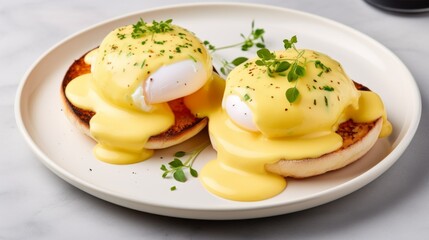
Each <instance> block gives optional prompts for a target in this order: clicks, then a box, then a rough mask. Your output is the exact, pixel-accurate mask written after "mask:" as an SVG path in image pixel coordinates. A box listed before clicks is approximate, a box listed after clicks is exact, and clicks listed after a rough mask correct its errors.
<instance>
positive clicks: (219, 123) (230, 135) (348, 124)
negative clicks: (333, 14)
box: [199, 41, 392, 201]
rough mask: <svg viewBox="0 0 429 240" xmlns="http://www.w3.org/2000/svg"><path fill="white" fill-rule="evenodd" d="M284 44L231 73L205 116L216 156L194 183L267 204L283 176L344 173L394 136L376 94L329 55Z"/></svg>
mask: <svg viewBox="0 0 429 240" xmlns="http://www.w3.org/2000/svg"><path fill="white" fill-rule="evenodd" d="M287 43H289V47H286V43H285V48H286V50H282V51H275V52H269V51H268V50H267V49H264V50H260V51H258V56H259V57H258V58H254V59H250V60H248V61H247V62H245V63H243V64H241V65H239V66H238V67H236V68H235V69H234V70H232V71H231V72H230V74H229V75H228V77H227V79H226V83H225V84H226V85H225V89H224V93H223V97H222V98H220V99H219V101H221V107H218V108H212V110H211V111H210V112H209V113H208V116H209V133H210V139H211V142H212V145H213V147H214V148H215V149H216V151H217V158H216V159H215V160H212V161H210V162H209V163H208V164H207V165H206V166H204V168H203V169H202V170H201V171H200V175H199V177H200V180H201V182H202V183H203V185H204V187H205V188H206V189H208V190H209V191H210V192H212V193H214V194H216V195H218V196H220V197H223V198H226V199H231V200H238V201H258V200H263V199H267V198H271V197H273V196H275V195H277V194H278V193H280V192H282V191H283V189H284V188H285V187H286V185H287V183H286V180H285V177H296V178H303V177H311V176H315V175H319V174H323V173H325V172H328V171H332V170H335V169H339V168H342V167H344V166H346V165H348V164H350V163H351V162H353V161H355V160H357V159H358V158H360V157H361V156H363V155H364V154H365V153H366V152H367V151H368V150H369V149H370V148H371V147H372V146H373V145H374V143H375V142H376V140H377V139H378V138H379V137H384V136H387V135H389V134H390V132H391V130H392V127H391V124H390V123H389V122H388V121H387V117H386V111H385V109H384V106H383V102H382V101H381V99H380V97H379V96H378V95H377V94H376V93H374V92H371V91H368V89H365V88H364V87H363V86H362V85H359V84H354V82H353V81H352V80H351V79H350V78H349V77H348V76H347V74H346V73H345V72H344V70H343V68H342V67H341V65H340V64H339V63H338V62H337V61H335V60H333V59H332V58H330V57H328V56H327V55H325V54H322V53H319V52H316V51H313V50H309V49H296V48H295V46H294V44H293V42H292V43H291V42H289V41H288V42H287ZM217 89H219V88H217ZM219 105H220V103H219Z"/></svg>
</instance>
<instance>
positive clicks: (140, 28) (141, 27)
mask: <svg viewBox="0 0 429 240" xmlns="http://www.w3.org/2000/svg"><path fill="white" fill-rule="evenodd" d="M172 22H173V19H168V20H165V21H159V22H157V21H155V20H153V21H152V24H151V25H149V24H148V23H146V22H145V21H144V20H143V19H141V18H140V20H139V21H138V22H137V23H136V24H133V32H132V33H131V37H132V38H141V37H143V36H144V35H145V34H146V33H152V37H153V35H154V34H155V33H164V32H169V31H172V30H173V26H172V25H171V23H172Z"/></svg>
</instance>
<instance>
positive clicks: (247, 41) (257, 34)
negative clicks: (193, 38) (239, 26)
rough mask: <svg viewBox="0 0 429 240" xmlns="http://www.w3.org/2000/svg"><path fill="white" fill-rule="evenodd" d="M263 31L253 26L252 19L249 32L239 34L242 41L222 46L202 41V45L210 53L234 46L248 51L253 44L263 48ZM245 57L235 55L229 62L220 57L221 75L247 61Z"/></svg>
mask: <svg viewBox="0 0 429 240" xmlns="http://www.w3.org/2000/svg"><path fill="white" fill-rule="evenodd" d="M264 33H265V30H264V29H263V28H255V21H252V25H251V29H250V33H249V34H248V35H247V36H246V35H244V34H243V33H241V34H240V36H241V37H242V38H243V41H241V42H238V43H235V44H230V45H226V46H222V47H216V46H215V45H213V44H212V43H210V42H209V41H207V40H206V41H204V42H203V43H204V45H205V46H206V47H207V48H208V50H209V51H210V53H214V52H216V51H219V50H224V49H228V48H234V47H241V50H242V51H248V50H249V49H251V48H252V47H253V46H256V47H257V48H265V40H264ZM247 59H248V58H247V57H237V58H235V59H234V60H232V61H231V62H229V61H227V60H225V59H221V63H222V67H221V68H220V71H221V73H222V74H223V75H225V76H226V75H228V73H229V72H230V71H231V70H232V69H234V67H236V66H238V65H240V64H242V63H243V62H245V61H247Z"/></svg>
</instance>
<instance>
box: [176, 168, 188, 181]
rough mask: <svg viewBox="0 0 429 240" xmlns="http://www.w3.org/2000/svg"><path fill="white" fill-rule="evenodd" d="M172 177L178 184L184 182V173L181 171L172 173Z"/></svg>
mask: <svg viewBox="0 0 429 240" xmlns="http://www.w3.org/2000/svg"><path fill="white" fill-rule="evenodd" d="M173 177H174V179H176V180H177V181H179V182H186V180H187V179H186V176H185V172H183V169H181V168H180V169H177V170H176V171H175V172H174V173H173Z"/></svg>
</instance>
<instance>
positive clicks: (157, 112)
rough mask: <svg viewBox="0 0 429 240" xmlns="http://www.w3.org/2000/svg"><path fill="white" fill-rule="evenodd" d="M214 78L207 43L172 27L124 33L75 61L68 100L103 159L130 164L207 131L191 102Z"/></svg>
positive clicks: (137, 27)
mask: <svg viewBox="0 0 429 240" xmlns="http://www.w3.org/2000/svg"><path fill="white" fill-rule="evenodd" d="M211 77H212V64H211V57H210V56H209V54H208V53H207V50H206V48H205V47H204V44H202V43H201V41H200V40H199V39H198V38H197V37H196V36H195V35H194V34H193V33H191V32H189V31H188V30H186V29H184V28H182V27H179V26H176V25H173V24H172V20H167V21H160V22H157V21H153V22H152V23H146V22H144V21H143V20H142V19H140V21H138V22H137V23H136V24H133V25H127V26H123V27H119V28H117V29H115V30H113V31H112V32H110V33H109V34H108V35H107V36H106V37H105V38H104V39H103V41H102V42H101V44H100V46H99V47H98V48H96V49H94V50H92V51H90V52H89V53H87V54H85V55H84V56H83V57H81V58H80V59H79V60H77V61H75V62H74V63H73V65H72V66H71V67H70V68H69V71H68V72H67V74H66V76H65V78H64V80H63V84H62V88H61V93H62V97H63V102H64V107H65V110H66V111H65V112H66V114H67V116H68V117H69V119H70V120H71V121H72V122H73V123H75V124H76V125H78V127H79V128H80V129H81V130H83V132H85V133H86V134H87V135H89V136H90V137H92V138H93V139H94V140H96V141H97V144H96V146H95V148H94V154H95V156H96V157H97V158H98V159H100V160H102V161H105V162H108V163H114V164H128V163H135V162H139V161H142V160H145V159H147V158H149V157H150V156H152V154H153V149H159V148H166V147H169V146H172V145H175V144H178V143H180V142H183V141H185V140H186V139H189V138H190V137H192V136H194V135H195V134H197V133H198V132H199V131H200V130H202V129H203V128H204V127H205V126H206V124H207V119H206V118H197V117H195V116H194V114H192V113H191V110H190V109H189V108H187V107H186V106H185V105H184V99H185V98H186V97H187V96H188V95H190V94H192V93H194V92H195V91H197V90H198V89H200V88H201V87H203V86H204V85H205V84H206V83H207V82H209V81H210V79H211Z"/></svg>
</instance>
